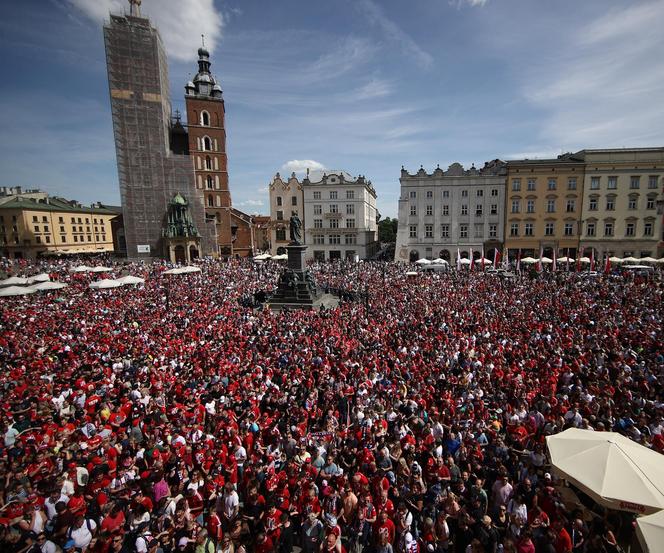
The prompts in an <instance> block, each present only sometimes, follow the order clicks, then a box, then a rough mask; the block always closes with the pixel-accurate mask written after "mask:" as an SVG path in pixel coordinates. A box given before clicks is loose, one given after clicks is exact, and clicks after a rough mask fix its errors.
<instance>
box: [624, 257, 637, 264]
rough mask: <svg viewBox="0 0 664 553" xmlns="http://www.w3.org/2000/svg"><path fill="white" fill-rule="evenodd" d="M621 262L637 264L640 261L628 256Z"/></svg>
mask: <svg viewBox="0 0 664 553" xmlns="http://www.w3.org/2000/svg"><path fill="white" fill-rule="evenodd" d="M623 261H624V262H625V263H638V262H639V261H640V259H637V258H636V257H632V256H629V257H625V258H624V259H623Z"/></svg>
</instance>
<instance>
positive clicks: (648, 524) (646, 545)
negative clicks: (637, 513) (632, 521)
mask: <svg viewBox="0 0 664 553" xmlns="http://www.w3.org/2000/svg"><path fill="white" fill-rule="evenodd" d="M636 535H637V537H638V538H639V541H640V542H641V545H642V546H643V549H644V551H646V553H659V552H660V551H661V550H662V544H664V511H659V513H655V514H654V515H648V516H647V517H639V518H637V519H636Z"/></svg>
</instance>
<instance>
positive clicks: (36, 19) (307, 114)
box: [0, 0, 664, 217]
mask: <svg viewBox="0 0 664 553" xmlns="http://www.w3.org/2000/svg"><path fill="white" fill-rule="evenodd" d="M3 8H4V9H3V17H2V18H1V19H0V67H1V69H2V75H3V78H2V79H1V80H0V124H2V132H1V133H0V186H22V187H24V188H40V189H43V190H46V191H48V192H49V193H51V194H54V195H60V196H64V197H67V198H71V199H77V200H79V201H82V202H84V203H90V202H93V201H102V202H105V203H111V204H119V202H120V194H119V189H118V177H117V167H116V159H115V147H114V143H113V131H112V124H111V116H110V104H109V98H108V82H107V77H106V66H105V55H104V45H103V36H102V25H103V22H104V20H107V19H108V14H109V13H110V12H112V13H122V12H123V11H125V10H128V3H127V1H126V0H22V1H20V2H5V3H3ZM142 11H143V14H144V15H147V16H149V17H150V18H151V20H152V22H153V24H154V25H156V26H157V27H158V28H159V30H160V32H161V35H162V38H163V40H164V43H165V45H166V49H167V53H168V55H169V70H170V81H171V96H172V98H171V100H172V105H173V109H174V110H175V109H180V110H181V111H184V110H183V108H184V100H183V97H184V84H185V83H186V82H187V80H189V79H190V78H191V77H192V76H193V75H194V74H195V72H196V50H197V49H198V47H199V45H200V40H201V39H200V36H201V34H204V35H205V37H206V38H205V41H206V46H207V47H208V49H209V50H210V51H211V59H212V63H213V65H212V71H213V73H214V74H215V76H216V77H217V78H218V80H219V81H220V83H221V85H222V88H223V90H224V98H225V105H226V128H227V136H228V144H227V151H228V158H229V176H230V186H231V194H232V198H233V204H234V205H235V206H236V207H239V208H240V209H242V210H244V211H246V212H248V213H268V211H269V203H268V189H267V186H268V184H269V183H270V181H271V179H272V177H273V176H274V174H275V173H276V172H277V171H279V172H280V173H281V174H282V175H284V174H285V175H289V174H290V173H291V171H296V172H298V174H299V175H301V174H302V172H303V171H304V170H305V169H306V167H311V168H314V169H330V168H332V169H344V170H346V171H348V172H349V173H351V174H352V175H358V174H361V175H365V176H366V177H367V178H368V179H370V180H371V181H372V182H373V184H374V187H375V188H376V191H377V194H378V200H377V204H378V209H379V211H380V213H381V214H382V215H383V216H384V217H385V216H392V217H393V216H395V215H396V213H397V200H398V196H399V176H400V169H401V166H402V165H404V166H405V167H406V169H408V170H409V171H410V172H415V171H417V170H418V169H419V167H420V165H423V166H424V168H425V169H427V170H428V171H431V170H433V169H435V167H436V166H437V165H438V164H440V166H441V167H443V168H446V167H447V166H449V165H450V164H451V163H453V162H455V161H458V162H460V163H462V164H464V165H466V166H470V165H471V164H472V163H475V165H477V166H481V165H483V164H484V162H485V161H488V160H491V159H495V158H501V159H515V158H523V157H529V158H535V157H539V158H542V157H549V156H556V155H558V154H560V153H562V152H566V151H575V150H578V149H581V148H603V147H637V146H662V145H664V54H663V53H664V33H662V32H661V29H662V28H663V27H664V0H583V1H580V0H556V1H555V2H549V1H545V0H411V1H406V0H329V1H315V0H314V1H312V0H278V1H276V0H142Z"/></svg>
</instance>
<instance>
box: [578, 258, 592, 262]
mask: <svg viewBox="0 0 664 553" xmlns="http://www.w3.org/2000/svg"><path fill="white" fill-rule="evenodd" d="M579 261H580V262H581V263H590V258H589V257H581V258H580V259H579Z"/></svg>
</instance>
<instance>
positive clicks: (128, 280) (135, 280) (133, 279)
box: [116, 275, 145, 286]
mask: <svg viewBox="0 0 664 553" xmlns="http://www.w3.org/2000/svg"><path fill="white" fill-rule="evenodd" d="M116 280H117V281H118V282H119V283H120V284H122V286H125V285H128V284H143V283H144V282H145V279H144V278H141V277H137V276H133V275H127V276H123V277H122V278H118V279H116Z"/></svg>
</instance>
